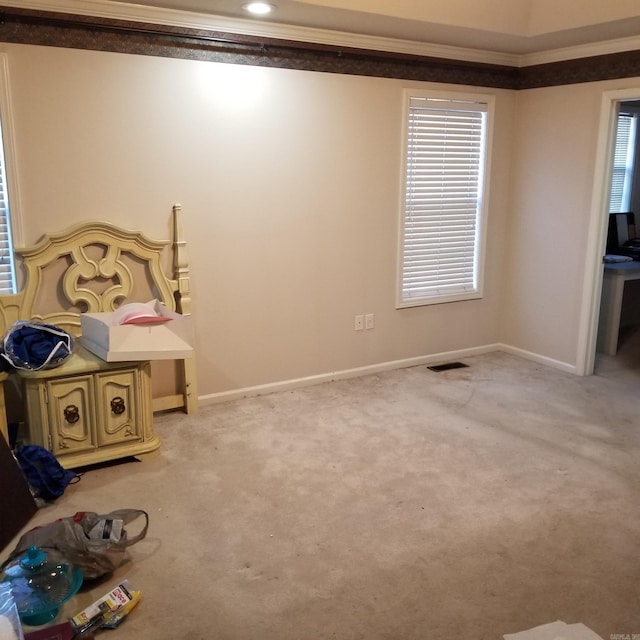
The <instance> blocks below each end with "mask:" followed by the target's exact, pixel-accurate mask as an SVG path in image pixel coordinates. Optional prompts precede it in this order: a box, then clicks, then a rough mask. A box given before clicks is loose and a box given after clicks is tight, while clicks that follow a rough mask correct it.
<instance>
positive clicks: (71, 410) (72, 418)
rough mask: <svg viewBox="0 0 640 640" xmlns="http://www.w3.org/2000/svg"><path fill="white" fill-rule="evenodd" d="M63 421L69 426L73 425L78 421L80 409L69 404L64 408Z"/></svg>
mask: <svg viewBox="0 0 640 640" xmlns="http://www.w3.org/2000/svg"><path fill="white" fill-rule="evenodd" d="M64 419H65V420H66V421H67V422H68V423H69V424H75V423H76V422H78V420H80V409H78V407H76V405H75V404H70V405H69V406H67V407H65V408H64Z"/></svg>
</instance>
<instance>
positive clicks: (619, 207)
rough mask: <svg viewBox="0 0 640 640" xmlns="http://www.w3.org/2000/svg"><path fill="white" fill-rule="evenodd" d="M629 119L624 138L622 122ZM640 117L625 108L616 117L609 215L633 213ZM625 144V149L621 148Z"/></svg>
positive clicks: (633, 111) (632, 110)
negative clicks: (632, 203) (632, 204)
mask: <svg viewBox="0 0 640 640" xmlns="http://www.w3.org/2000/svg"><path fill="white" fill-rule="evenodd" d="M625 119H627V120H628V121H629V122H628V125H629V126H628V128H627V131H626V134H627V135H624V136H622V135H621V133H623V132H624V128H622V127H621V124H622V122H624V120H625ZM639 124H640V115H639V114H638V113H637V112H636V111H635V110H634V109H629V108H623V109H621V110H620V111H619V113H618V115H617V117H616V131H615V137H614V145H613V160H612V167H611V187H610V192H609V213H624V212H626V211H631V201H632V189H633V179H634V172H635V162H636V148H637V145H638V135H639V134H640V131H639V129H640V127H639ZM621 144H624V148H622V147H621ZM623 156H624V157H623Z"/></svg>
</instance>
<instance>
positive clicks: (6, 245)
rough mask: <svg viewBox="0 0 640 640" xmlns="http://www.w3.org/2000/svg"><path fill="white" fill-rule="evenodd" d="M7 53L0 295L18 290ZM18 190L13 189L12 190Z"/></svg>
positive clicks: (0, 67) (2, 81)
mask: <svg viewBox="0 0 640 640" xmlns="http://www.w3.org/2000/svg"><path fill="white" fill-rule="evenodd" d="M8 96H9V82H8V71H7V58H6V55H2V54H0V295H7V294H9V293H15V292H16V271H15V262H14V255H13V235H12V230H11V210H10V208H9V187H8V182H9V181H8V178H7V171H6V162H5V158H6V155H7V150H8V149H9V148H10V146H11V145H10V136H9V135H8V133H9V131H10V127H9V124H10V122H11V117H10V116H11V112H10V106H9V104H10V103H9V99H8ZM15 191H16V190H13V189H12V192H15Z"/></svg>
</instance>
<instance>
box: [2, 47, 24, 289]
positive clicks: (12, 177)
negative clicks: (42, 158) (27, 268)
mask: <svg viewBox="0 0 640 640" xmlns="http://www.w3.org/2000/svg"><path fill="white" fill-rule="evenodd" d="M11 104H12V100H11V90H10V82H9V56H8V54H7V53H6V52H2V51H0V145H1V147H0V153H2V154H3V155H4V181H5V198H4V199H5V201H6V205H7V209H8V212H7V220H6V221H7V227H8V229H7V230H8V235H9V239H8V244H9V256H10V260H11V269H10V271H11V275H10V277H9V278H8V279H7V280H8V281H9V283H10V284H11V288H12V289H13V291H12V293H18V286H19V282H18V271H17V264H16V255H15V251H14V247H16V246H20V245H21V244H22V224H21V216H20V213H19V212H20V209H21V208H20V197H19V189H18V175H17V161H16V157H17V154H16V145H15V135H14V120H13V110H12V107H11ZM0 169H1V167H0ZM4 295H9V292H7V293H5V294H4Z"/></svg>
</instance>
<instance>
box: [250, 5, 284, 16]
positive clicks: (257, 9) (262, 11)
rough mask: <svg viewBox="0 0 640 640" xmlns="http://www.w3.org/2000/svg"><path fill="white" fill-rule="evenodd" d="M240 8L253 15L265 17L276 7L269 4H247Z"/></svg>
mask: <svg viewBox="0 0 640 640" xmlns="http://www.w3.org/2000/svg"><path fill="white" fill-rule="evenodd" d="M242 8H243V9H244V10H245V11H247V12H248V13H252V14H253V15H256V16H266V15H267V14H268V13H271V12H272V11H273V10H274V9H275V8H276V5H275V4H271V3H269V2H248V3H247V4H243V5H242Z"/></svg>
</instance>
